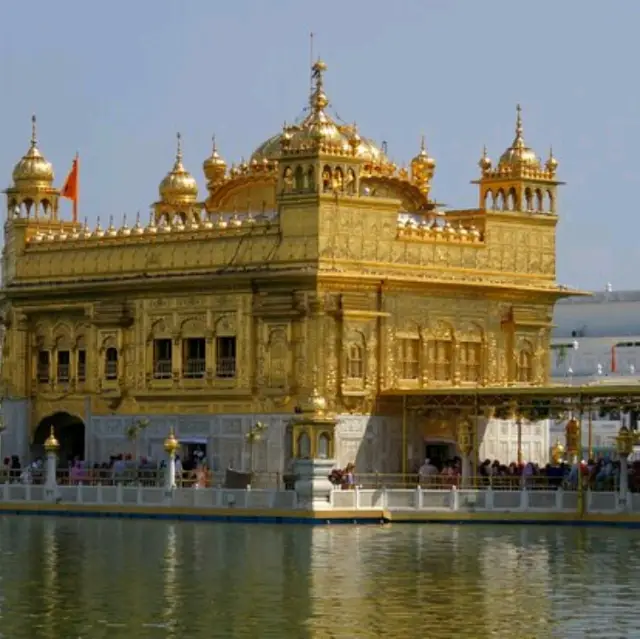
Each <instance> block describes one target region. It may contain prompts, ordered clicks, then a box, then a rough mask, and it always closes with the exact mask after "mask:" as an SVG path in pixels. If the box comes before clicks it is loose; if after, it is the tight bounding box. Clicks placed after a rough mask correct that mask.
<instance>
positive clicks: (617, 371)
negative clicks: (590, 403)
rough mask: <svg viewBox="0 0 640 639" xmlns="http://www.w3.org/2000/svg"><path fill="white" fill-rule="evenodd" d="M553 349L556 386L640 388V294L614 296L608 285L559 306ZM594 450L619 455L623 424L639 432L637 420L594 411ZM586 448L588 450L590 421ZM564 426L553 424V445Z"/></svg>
mask: <svg viewBox="0 0 640 639" xmlns="http://www.w3.org/2000/svg"><path fill="white" fill-rule="evenodd" d="M554 324H555V330H554V333H553V339H552V345H551V375H552V378H553V382H555V383H563V384H575V385H576V386H579V385H583V384H603V385H606V384H634V383H639V384H640V291H614V290H613V289H612V287H611V286H610V285H607V287H606V289H605V290H604V291H602V292H596V293H594V294H593V296H592V297H586V298H582V297H581V298H569V299H565V300H561V301H559V302H558V303H557V304H556V307H555V312H554ZM591 423H592V446H593V448H594V449H595V451H596V452H605V451H609V450H613V449H615V436H616V434H617V431H618V429H619V428H620V426H621V424H622V423H624V424H625V425H627V426H631V427H635V426H636V423H637V415H635V414H630V415H620V414H619V413H617V412H615V411H614V412H609V413H604V412H603V411H594V412H593V413H592V415H591ZM584 424H585V428H584V429H583V433H582V435H583V441H582V444H583V447H584V448H585V450H586V448H587V446H588V439H587V438H588V432H587V428H586V425H587V424H588V416H585V419H584ZM564 425H565V423H564V422H558V423H552V425H551V429H550V441H551V443H552V444H553V443H554V442H555V441H556V439H559V440H560V441H563V440H564Z"/></svg>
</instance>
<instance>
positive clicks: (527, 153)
mask: <svg viewBox="0 0 640 639" xmlns="http://www.w3.org/2000/svg"><path fill="white" fill-rule="evenodd" d="M516 112H517V116H516V136H515V138H514V139H513V142H512V143H511V146H510V147H509V148H508V149H507V150H506V151H505V152H504V153H503V154H502V155H501V156H500V161H499V162H498V170H500V169H511V168H516V167H518V168H519V167H527V168H531V169H537V170H539V169H540V160H539V159H538V156H537V155H536V154H535V152H534V151H533V150H532V149H530V148H529V147H528V146H527V145H526V144H525V142H524V135H523V128H522V107H521V106H520V105H519V104H518V106H517V107H516Z"/></svg>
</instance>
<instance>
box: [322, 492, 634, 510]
mask: <svg viewBox="0 0 640 639" xmlns="http://www.w3.org/2000/svg"><path fill="white" fill-rule="evenodd" d="M581 499H582V500H583V504H584V511H585V512H586V513H594V514H596V513H598V514H600V513H603V514H606V513H608V514H616V513H623V512H631V513H636V514H638V515H640V494H638V493H633V494H631V493H630V494H628V495H627V496H626V498H625V497H622V496H621V495H620V493H618V492H596V491H590V490H588V491H585V492H584V493H583V494H582V495H581V494H580V493H579V492H578V491H575V490H563V489H558V490H526V489H522V490H492V489H491V488H478V489H457V488H455V487H453V488H451V489H450V490H431V489H424V488H421V487H419V486H418V487H416V488H413V489H391V490H389V489H386V488H382V489H380V490H376V489H362V488H356V489H354V490H334V491H332V493H331V497H330V504H331V506H332V507H333V508H335V509H341V510H351V509H353V510H371V509H381V510H389V511H415V512H433V513H438V512H441V513H446V512H461V513H473V512H476V513H490V512H497V513H500V512H502V513H509V512H515V513H550V514H553V513H575V512H577V511H578V510H579V508H580V500H581Z"/></svg>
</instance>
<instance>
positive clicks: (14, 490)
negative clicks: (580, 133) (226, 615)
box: [0, 483, 640, 514]
mask: <svg viewBox="0 0 640 639" xmlns="http://www.w3.org/2000/svg"><path fill="white" fill-rule="evenodd" d="M325 495H327V497H326V505H323V504H322V503H320V504H318V502H315V503H316V507H320V508H322V509H323V510H328V511H331V510H334V511H345V510H363V511H364V510H369V511H370V510H386V511H389V512H398V513H402V512H420V513H450V512H459V513H474V512H475V513H488V512H496V513H501V512H502V513H531V514H533V513H549V514H553V513H575V512H577V511H578V508H579V499H580V496H579V494H578V493H577V492H575V491H565V490H492V489H489V488H485V489H459V490H458V489H455V488H454V489H451V490H429V489H422V488H415V489H385V488H380V489H361V488H356V489H355V490H332V491H331V492H330V493H328V494H327V493H325ZM582 497H583V500H584V501H583V503H584V510H585V512H587V513H593V514H616V513H637V514H640V494H632V493H629V494H627V496H626V498H625V497H624V496H621V494H620V493H617V492H592V491H585V492H584V494H583V495H582ZM321 500H322V498H321ZM0 502H1V503H4V504H12V503H24V502H30V503H39V504H46V503H51V502H55V503H57V504H62V505H69V506H77V505H87V506H123V507H127V506H138V507H148V508H149V509H150V510H153V508H154V507H158V506H162V507H167V506H169V507H172V508H176V509H181V508H189V509H198V508H202V509H207V508H218V509H220V508H221V509H227V508H228V509H234V508H235V509H259V510H281V511H288V510H295V509H304V510H306V509H308V508H309V506H308V505H306V504H303V503H302V501H301V500H299V499H298V494H297V493H296V491H293V490H276V489H265V490H232V489H226V488H205V489H195V488H176V489H174V490H167V489H165V488H158V487H148V486H125V485H122V484H119V485H115V486H102V485H98V486H89V485H77V486H58V487H56V488H55V489H54V490H51V489H50V488H48V487H47V486H43V485H33V484H10V483H5V484H0Z"/></svg>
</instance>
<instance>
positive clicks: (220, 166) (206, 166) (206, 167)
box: [202, 135, 227, 182]
mask: <svg viewBox="0 0 640 639" xmlns="http://www.w3.org/2000/svg"><path fill="white" fill-rule="evenodd" d="M202 170H203V171H204V174H205V176H206V178H207V180H208V181H209V182H213V181H217V180H219V179H220V178H221V177H224V175H225V173H226V171H227V163H226V162H225V161H224V160H223V159H222V157H221V156H220V154H219V153H218V147H217V146H216V136H215V135H214V136H213V149H212V150H211V155H210V156H209V157H208V158H207V159H206V160H205V161H204V162H203V163H202Z"/></svg>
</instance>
